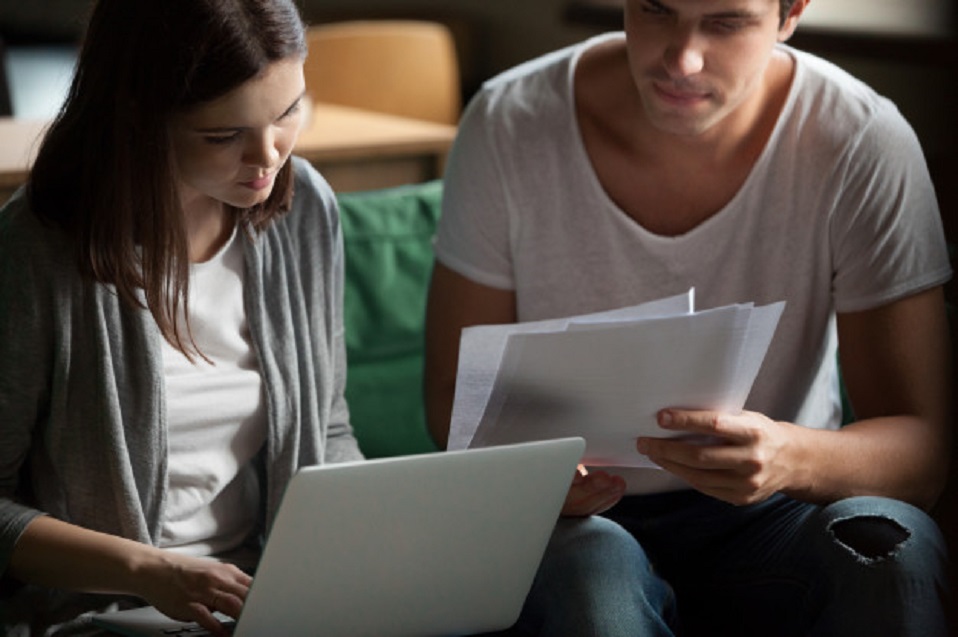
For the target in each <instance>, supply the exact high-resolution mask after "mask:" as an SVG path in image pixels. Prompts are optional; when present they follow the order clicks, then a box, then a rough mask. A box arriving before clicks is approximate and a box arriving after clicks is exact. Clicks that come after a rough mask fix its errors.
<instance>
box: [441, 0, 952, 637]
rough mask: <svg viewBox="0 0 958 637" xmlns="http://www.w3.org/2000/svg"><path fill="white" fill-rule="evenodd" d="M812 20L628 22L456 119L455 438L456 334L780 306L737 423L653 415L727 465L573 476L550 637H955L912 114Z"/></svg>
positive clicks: (656, 456) (638, 4)
mask: <svg viewBox="0 0 958 637" xmlns="http://www.w3.org/2000/svg"><path fill="white" fill-rule="evenodd" d="M808 2H809V0H626V3H625V34H624V36H623V35H622V34H609V35H605V36H600V37H597V38H594V39H592V40H590V41H588V42H586V43H583V44H582V45H580V46H576V47H571V48H569V49H567V50H563V51H558V52H555V53H553V54H550V55H547V56H544V57H543V58H540V59H538V60H534V61H532V62H529V63H527V64H524V65H522V66H520V67H518V68H516V69H513V70H511V71H509V72H506V73H505V74H503V75H502V76H500V77H498V78H496V79H494V80H492V81H490V82H488V83H487V84H486V85H485V86H484V87H483V90H482V91H481V92H480V93H479V95H478V96H477V97H476V98H475V99H474V100H473V102H472V104H471V105H470V107H469V109H468V111H467V113H466V114H465V116H464V118H463V122H462V125H461V129H460V134H459V138H458V140H457V142H456V145H455V148H454V150H453V153H452V156H451V158H450V162H449V166H448V170H447V176H446V192H445V201H444V210H443V219H442V221H441V225H440V230H439V235H438V238H437V243H436V254H437V259H438V263H437V265H436V270H435V273H434V275H433V282H432V288H431V293H430V300H429V311H428V319H427V381H426V383H427V385H426V392H427V393H426V395H427V408H428V415H429V422H430V429H431V431H432V433H433V435H434V437H435V438H436V439H437V441H439V442H440V443H444V442H445V440H446V438H447V436H448V427H449V416H450V412H451V404H452V395H453V389H454V385H455V372H456V365H457V354H456V352H457V351H458V340H459V335H460V332H461V329H462V328H463V327H465V326H468V325H474V324H488V323H508V322H516V321H527V320H537V319H543V318H552V317H557V316H569V315H576V314H581V313H586V312H593V311H599V310H606V309H611V308H615V307H620V306H628V305H634V304H637V303H641V302H643V301H648V300H652V299H655V298H659V297H663V296H669V295H673V294H677V293H681V292H684V291H685V290H687V289H688V288H689V287H692V286H694V287H695V289H696V305H697V306H699V307H700V308H708V307H717V306H721V305H725V304H728V303H736V302H750V301H751V302H755V303H756V304H765V303H770V302H775V301H780V300H784V301H785V302H786V307H785V312H784V314H783V316H782V319H781V321H780V323H779V327H778V330H777V332H776V335H775V338H774V340H773V342H772V345H771V347H770V350H769V353H768V356H767V357H766V362H765V364H764V366H763V368H762V370H761V371H760V373H759V376H758V378H757V379H756V382H755V384H754V386H753V389H752V393H751V394H750V396H749V400H748V403H747V404H746V410H745V411H743V412H742V413H740V414H726V413H713V412H703V411H688V410H682V409H680V407H681V405H676V406H675V407H676V408H675V409H668V410H664V411H663V412H662V413H661V414H660V415H659V422H660V425H662V426H663V427H665V428H666V429H670V430H673V431H676V432H687V433H693V434H707V435H711V436H715V437H717V438H718V440H719V441H720V442H718V443H716V444H712V445H706V446H703V445H697V444H690V443H687V442H682V441H681V440H676V439H654V438H639V439H638V441H637V449H638V451H639V452H640V453H643V454H645V455H647V456H648V457H649V458H651V459H652V460H653V461H654V462H655V463H656V464H658V465H659V466H661V467H662V468H663V469H664V470H665V471H664V472H653V473H651V474H650V473H649V472H645V473H638V472H626V471H611V470H610V471H592V472H591V473H590V474H588V475H587V476H577V477H576V479H575V481H574V483H573V485H572V488H571V489H570V493H569V497H568V500H567V502H566V508H565V510H564V513H565V514H566V517H565V518H564V519H563V520H561V521H560V523H559V524H558V525H557V527H556V531H555V535H554V537H553V541H552V544H551V545H550V548H549V551H548V552H547V555H546V558H545V559H544V561H543V564H542V567H541V568H540V572H539V576H538V578H537V581H536V584H535V586H534V588H533V591H532V592H531V594H530V597H529V600H528V602H527V605H526V608H525V610H524V613H523V618H522V622H523V626H524V627H527V628H529V629H530V630H532V631H533V632H538V634H543V635H556V634H561V635H564V636H571V635H580V634H581V635H601V636H602V637H611V636H614V635H670V634H673V633H674V632H675V631H677V630H679V629H680V627H681V629H682V630H685V631H687V632H688V633H691V634H707V635H723V634H730V635H762V636H766V637H767V636H768V635H791V634H795V635H806V634H815V635H833V634H834V635H852V634H855V635H926V636H927V635H937V634H943V633H944V631H945V628H944V626H945V620H944V618H943V603H942V600H941V598H940V597H941V596H940V591H941V589H942V588H943V587H944V584H943V581H944V576H943V573H942V562H943V560H944V555H943V554H944V548H943V541H942V538H941V536H940V533H939V532H938V530H937V528H936V527H935V525H934V522H932V521H931V519H930V518H929V517H928V516H927V515H926V514H925V513H924V511H923V509H925V510H927V509H928V508H929V507H930V506H931V505H932V504H933V503H934V502H935V500H936V498H937V497H938V495H939V493H940V491H941V489H942V486H943V483H944V480H945V476H946V473H947V465H948V460H949V459H948V453H947V449H948V444H947V441H948V439H949V435H950V433H949V426H950V425H949V420H948V419H949V416H948V414H947V403H948V401H947V393H948V387H949V386H950V385H949V374H950V371H949V369H948V366H949V361H948V358H947V352H948V347H947V339H948V335H947V326H946V323H945V312H944V306H943V300H942V291H941V286H942V284H943V283H945V282H946V281H947V280H948V279H949V278H950V276H951V271H950V267H949V265H948V260H947V254H946V250H945V245H944V239H943V236H942V231H941V223H940V219H939V214H938V208H937V203H936V201H935V195H934V192H933V189H932V186H931V183H930V180H929V178H928V174H927V169H926V167H925V163H924V159H923V157H922V154H921V149H920V147H919V145H918V142H917V140H916V138H915V136H914V133H913V132H912V130H911V128H910V127H909V126H908V125H907V123H906V122H905V121H904V119H903V118H902V117H901V115H900V114H899V113H898V112H897V110H896V109H895V108H894V106H893V105H892V104H891V103H890V102H888V101H887V100H885V99H883V98H881V97H879V96H878V95H876V94H875V93H874V92H873V91H871V90H870V89H869V88H868V87H866V86H865V85H864V84H862V83H860V82H858V81H856V80H855V79H853V78H851V77H850V76H848V75H847V74H846V73H844V72H842V71H840V70H839V69H837V68H836V67H834V66H832V65H830V64H828V63H826V62H824V61H822V60H819V59H817V58H815V57H813V56H810V55H808V54H804V53H801V52H798V51H795V50H794V49H791V48H790V47H787V46H786V45H785V44H784V42H785V41H786V40H787V39H788V38H789V36H790V35H791V34H792V33H793V31H794V30H795V28H796V26H797V24H798V22H799V19H800V17H801V15H802V12H803V11H804V10H805V8H806V6H807V5H808ZM836 353H837V354H838V355H837V356H836ZM635 355H636V356H641V355H642V352H635ZM839 360H840V363H841V375H842V379H843V380H844V383H845V386H846V388H847V390H848V393H849V396H850V399H851V402H852V405H853V408H854V414H855V422H854V423H852V424H849V425H847V426H845V427H842V428H839V426H840V424H841V420H842V411H841V401H840V399H839V390H838V388H839V376H838V362H839ZM569 364H570V365H574V364H575V362H574V361H569ZM637 391H641V388H637ZM588 426H589V423H583V428H585V427H588ZM624 494H626V495H625V496H624V497H623V495H624ZM599 513H602V514H603V515H602V516H599V515H596V514H599Z"/></svg>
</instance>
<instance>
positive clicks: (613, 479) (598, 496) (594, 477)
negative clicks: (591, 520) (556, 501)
mask: <svg viewBox="0 0 958 637" xmlns="http://www.w3.org/2000/svg"><path fill="white" fill-rule="evenodd" d="M624 494H625V479H623V478H621V477H619V476H613V475H609V474H608V473H606V472H604V471H592V472H589V471H588V470H587V469H586V468H585V467H584V466H582V465H579V467H578V469H577V470H576V472H575V475H574V476H573V478H572V486H570V487H569V494H568V495H567V496H566V499H565V504H564V505H563V507H562V515H563V516H566V517H580V518H581V517H588V516H590V515H598V514H599V513H602V512H603V511H607V510H609V509H611V508H612V507H613V506H614V505H615V504H616V503H617V502H618V501H619V500H621V499H622V496H623V495H624Z"/></svg>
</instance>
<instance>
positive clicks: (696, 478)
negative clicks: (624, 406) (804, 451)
mask: <svg viewBox="0 0 958 637" xmlns="http://www.w3.org/2000/svg"><path fill="white" fill-rule="evenodd" d="M658 422H659V426H661V427H662V428H663V429H667V430H669V431H674V432H676V433H678V434H688V436H680V437H677V438H651V437H641V438H639V440H638V443H637V448H638V451H639V453H642V454H644V455H646V456H648V458H649V459H650V460H652V461H653V462H654V463H656V464H657V465H659V466H660V467H662V468H663V469H665V470H667V471H669V472H671V473H673V474H675V475H677V476H678V477H680V478H682V479H683V480H685V481H686V482H688V483H689V484H690V485H691V486H692V487H694V488H695V489H697V490H699V491H701V492H702V493H705V494H707V495H711V496H712V497H715V498H718V499H720V500H724V501H726V502H729V503H731V504H736V505H745V504H752V503H756V502H761V501H763V500H765V499H767V498H768V497H770V496H771V495H773V494H774V493H776V492H778V491H780V490H782V489H784V488H786V487H787V486H788V483H789V473H790V467H791V466H792V464H791V459H790V458H789V455H790V454H789V452H790V449H791V446H790V439H791V434H792V429H793V427H794V425H789V424H787V423H779V422H775V421H773V420H771V419H770V418H768V417H766V416H764V415H762V414H759V413H756V412H749V411H743V412H741V413H739V414H725V413H719V412H714V411H686V410H678V409H667V410H663V411H661V412H660V413H659V415H658Z"/></svg>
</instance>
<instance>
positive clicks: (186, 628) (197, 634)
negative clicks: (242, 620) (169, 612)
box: [163, 622, 236, 637]
mask: <svg viewBox="0 0 958 637" xmlns="http://www.w3.org/2000/svg"><path fill="white" fill-rule="evenodd" d="M223 626H224V627H225V628H226V630H227V631H229V632H230V634H232V633H233V629H234V628H235V627H236V622H223ZM163 634H164V635H170V637H178V636H179V635H184V636H186V635H188V636H189V637H204V636H207V635H209V634H210V632H209V631H208V630H206V629H205V628H203V627H202V626H200V625H199V624H184V625H182V626H177V627H175V628H164V629H163Z"/></svg>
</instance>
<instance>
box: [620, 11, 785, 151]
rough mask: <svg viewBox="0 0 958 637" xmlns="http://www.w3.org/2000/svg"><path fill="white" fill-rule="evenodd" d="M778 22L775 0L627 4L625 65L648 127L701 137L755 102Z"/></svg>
mask: <svg viewBox="0 0 958 637" xmlns="http://www.w3.org/2000/svg"><path fill="white" fill-rule="evenodd" d="M780 20H781V16H780V12H779V3H778V0H627V2H626V7H625V30H626V36H627V42H628V55H629V64H630V66H631V72H632V78H633V81H634V82H635V85H636V88H637V89H638V92H639V95H640V97H641V100H642V104H643V107H644V110H645V113H646V115H647V117H648V119H649V121H650V123H651V124H652V125H653V126H654V127H656V128H657V129H659V130H661V131H664V132H668V133H672V134H677V135H701V134H704V133H706V132H709V131H710V130H712V129H713V128H714V127H716V126H718V125H720V124H721V123H723V122H725V121H727V120H729V116H730V115H732V114H734V113H736V112H739V111H740V107H743V106H748V105H754V104H755V102H756V101H758V100H761V98H762V93H763V91H762V88H763V81H764V79H765V72H766V70H767V67H768V65H769V61H770V59H771V57H772V51H773V48H774V46H775V44H776V42H777V41H778V40H779V36H780V35H781V34H784V33H785V31H784V30H781V29H780ZM747 110H748V109H747V108H745V109H741V111H742V112H745V111H747Z"/></svg>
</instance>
